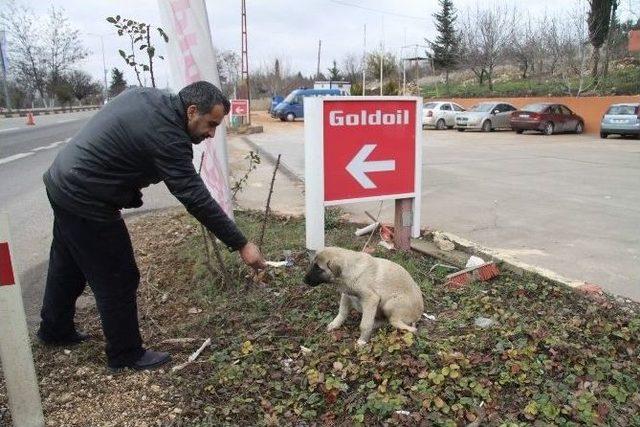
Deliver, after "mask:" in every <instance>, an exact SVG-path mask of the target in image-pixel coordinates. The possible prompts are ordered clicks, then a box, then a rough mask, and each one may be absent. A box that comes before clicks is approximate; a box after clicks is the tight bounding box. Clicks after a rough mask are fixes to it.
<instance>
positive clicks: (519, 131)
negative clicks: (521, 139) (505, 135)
mask: <svg viewBox="0 0 640 427" xmlns="http://www.w3.org/2000/svg"><path fill="white" fill-rule="evenodd" d="M522 132H524V131H523V130H522V129H516V133H517V134H518V135H520V134H522Z"/></svg>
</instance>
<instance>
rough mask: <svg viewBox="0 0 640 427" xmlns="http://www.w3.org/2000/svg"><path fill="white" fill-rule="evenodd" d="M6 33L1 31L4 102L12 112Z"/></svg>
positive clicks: (0, 59) (0, 53) (0, 58)
mask: <svg viewBox="0 0 640 427" xmlns="http://www.w3.org/2000/svg"><path fill="white" fill-rule="evenodd" d="M4 43H5V32H4V31H0V61H1V62H2V64H0V65H2V86H3V87H4V102H5V103H6V104H7V110H9V111H11V99H10V98H9V82H8V81H7V64H5V63H4V53H5V52H4Z"/></svg>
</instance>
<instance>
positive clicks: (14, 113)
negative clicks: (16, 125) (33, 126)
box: [0, 105, 101, 118]
mask: <svg viewBox="0 0 640 427" xmlns="http://www.w3.org/2000/svg"><path fill="white" fill-rule="evenodd" d="M100 107H101V105H80V106H77V107H55V108H33V109H21V110H11V111H2V113H0V115H1V116H2V117H7V118H9V117H26V116H27V114H29V113H31V114H33V115H34V116H44V115H51V114H64V113H73V112H76V111H89V110H99V109H100Z"/></svg>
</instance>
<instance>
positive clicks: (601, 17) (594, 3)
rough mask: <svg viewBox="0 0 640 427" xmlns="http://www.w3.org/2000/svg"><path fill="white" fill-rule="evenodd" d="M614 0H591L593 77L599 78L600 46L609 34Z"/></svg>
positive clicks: (590, 29) (589, 19) (589, 20)
mask: <svg viewBox="0 0 640 427" xmlns="http://www.w3.org/2000/svg"><path fill="white" fill-rule="evenodd" d="M611 1H612V0H589V15H588V17H587V23H588V25H589V41H590V42H591V46H593V55H592V67H593V68H592V69H591V77H593V78H594V79H596V80H597V77H598V63H599V62H600V48H601V47H602V45H603V44H604V42H605V40H606V39H607V35H608V34H609V24H610V22H611V8H612V5H611Z"/></svg>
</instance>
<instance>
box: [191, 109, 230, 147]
mask: <svg viewBox="0 0 640 427" xmlns="http://www.w3.org/2000/svg"><path fill="white" fill-rule="evenodd" d="M223 119H224V107H223V106H222V104H216V105H214V106H213V108H212V109H211V110H210V111H207V112H204V113H202V114H201V113H200V112H199V111H198V107H196V106H195V105H190V106H189V107H188V108H187V132H188V133H189V136H190V137H191V142H193V143H194V144H200V143H201V142H202V141H203V140H205V139H207V138H213V135H215V133H216V127H218V125H220V123H222V120H223Z"/></svg>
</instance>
